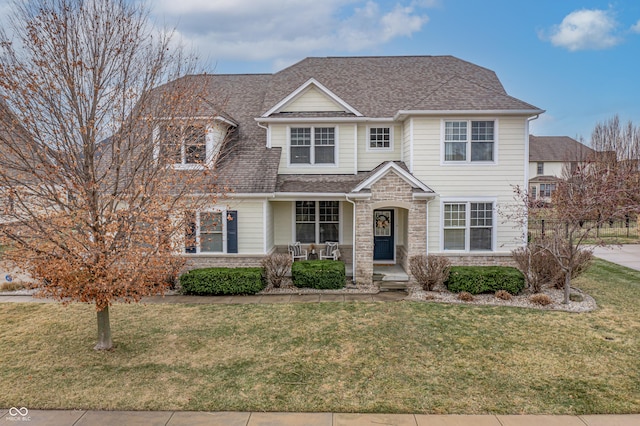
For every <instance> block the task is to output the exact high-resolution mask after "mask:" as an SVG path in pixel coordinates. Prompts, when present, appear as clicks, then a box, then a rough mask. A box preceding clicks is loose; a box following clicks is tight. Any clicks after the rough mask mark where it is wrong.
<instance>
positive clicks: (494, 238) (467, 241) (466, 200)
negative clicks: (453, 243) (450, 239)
mask: <svg viewBox="0 0 640 426" xmlns="http://www.w3.org/2000/svg"><path fill="white" fill-rule="evenodd" d="M471 203H492V204H493V211H492V213H493V214H492V216H491V223H492V225H491V250H470V246H471V238H470V236H471ZM497 203H498V199H497V198H496V197H455V198H449V197H444V198H441V199H440V252H442V253H495V252H496V248H497V243H498V222H497V220H496V219H497ZM445 204H466V205H467V207H466V208H465V234H464V245H465V248H464V250H445V248H444V205H445Z"/></svg>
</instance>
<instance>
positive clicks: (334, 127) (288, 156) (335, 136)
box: [287, 124, 340, 168]
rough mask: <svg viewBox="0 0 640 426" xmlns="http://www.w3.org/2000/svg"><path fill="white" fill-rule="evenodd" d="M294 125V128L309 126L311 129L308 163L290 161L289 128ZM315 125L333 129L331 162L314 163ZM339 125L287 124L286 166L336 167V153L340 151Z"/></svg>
mask: <svg viewBox="0 0 640 426" xmlns="http://www.w3.org/2000/svg"><path fill="white" fill-rule="evenodd" d="M292 127H295V128H296V129H298V128H310V129H311V145H310V146H309V148H310V155H309V158H310V161H311V162H310V163H292V162H291V128H292ZM316 127H321V128H333V129H334V133H333V134H334V138H335V141H334V145H333V163H320V164H315V155H316V154H315V149H314V148H315V129H316ZM338 129H339V126H337V125H335V124H326V125H318V126H316V125H306V124H300V125H299V126H287V167H292V168H294V167H303V168H308V167H322V168H328V167H329V168H336V167H338V162H339V158H338V154H339V152H340V149H339V146H338V141H339V140H340V134H339V130H338Z"/></svg>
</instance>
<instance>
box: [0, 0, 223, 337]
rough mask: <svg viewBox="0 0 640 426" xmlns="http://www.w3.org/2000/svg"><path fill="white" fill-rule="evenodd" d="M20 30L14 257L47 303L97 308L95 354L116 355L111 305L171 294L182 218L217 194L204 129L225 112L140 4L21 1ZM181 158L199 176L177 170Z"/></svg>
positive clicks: (7, 237)
mask: <svg viewBox="0 0 640 426" xmlns="http://www.w3.org/2000/svg"><path fill="white" fill-rule="evenodd" d="M10 23H11V33H9V32H7V31H5V30H0V95H1V96H2V99H1V101H2V104H3V105H2V106H3V110H2V111H0V129H1V131H0V152H2V153H3V155H2V156H1V157H2V158H0V197H2V198H4V199H5V200H9V199H10V200H11V203H10V208H5V209H4V211H3V212H0V214H1V215H2V216H1V217H0V223H2V226H1V227H0V236H1V237H2V238H3V244H6V245H8V246H9V247H10V249H9V250H7V251H6V253H4V255H6V256H9V257H11V258H12V259H14V260H15V261H16V262H17V263H19V264H20V265H22V266H23V267H24V268H26V269H27V270H29V271H30V272H31V273H32V274H33V275H34V276H35V278H37V279H39V280H40V282H41V283H44V284H43V286H42V288H41V294H42V295H44V296H49V297H54V298H56V299H58V300H61V301H64V302H70V301H80V302H92V303H95V306H96V310H97V319H98V343H97V345H96V346H95V349H110V348H111V347H112V338H111V330H110V323H109V306H110V305H111V304H112V303H113V302H115V301H120V302H137V301H139V300H140V299H141V298H142V297H143V296H146V295H152V294H162V293H163V292H164V291H165V289H167V286H168V285H169V284H170V282H169V278H170V277H171V276H172V275H173V276H174V275H175V273H176V271H177V270H179V269H180V268H181V266H182V265H183V259H182V258H181V257H180V256H176V253H177V252H179V251H181V250H180V245H181V244H184V236H185V227H186V223H185V221H186V219H185V218H186V216H187V215H185V214H184V212H186V211H189V210H192V209H197V208H198V203H199V202H201V200H200V199H199V198H198V197H194V196H193V191H192V189H193V188H197V191H198V193H202V194H204V193H209V194H211V193H216V192H217V191H216V190H215V188H212V187H210V185H208V184H207V182H208V181H210V180H211V170H212V165H213V164H214V162H215V159H214V158H212V154H211V153H210V151H209V150H206V149H205V146H204V144H205V142H204V141H205V132H206V131H207V130H206V129H205V127H204V125H203V124H202V123H203V122H207V123H212V122H213V116H215V112H214V111H212V109H211V108H210V107H207V108H203V107H202V105H204V104H206V102H204V103H203V102H202V98H201V93H205V92H206V89H205V88H203V87H195V86H194V84H193V83H192V82H193V81H194V79H190V78H188V77H186V78H180V77H181V76H184V75H185V74H188V73H190V72H193V71H194V68H195V66H196V61H195V59H194V58H193V57H192V56H190V55H186V54H185V53H184V51H183V49H181V48H180V47H179V46H176V45H175V43H174V42H172V33H171V32H164V33H163V32H158V31H155V30H154V28H153V27H152V26H151V25H150V24H149V23H148V11H147V9H146V8H145V7H144V6H141V5H140V4H139V3H138V2H129V1H126V0H34V1H28V2H14V4H13V13H12V15H11V17H10ZM187 117H198V118H199V120H200V121H199V122H190V121H189V120H188V119H187ZM159 134H162V135H164V136H165V138H164V140H163V141H162V143H160V142H158V135H159ZM185 141H190V142H189V143H187V142H185ZM185 145H186V147H185ZM185 156H188V157H191V158H190V161H189V162H190V163H197V164H195V166H196V167H183V168H182V169H179V168H177V167H175V166H171V164H173V163H176V162H180V160H179V159H180V158H183V160H184V157H185ZM176 158H177V159H178V160H176ZM208 201H209V202H215V200H213V199H211V198H209V200H208ZM7 205H9V204H7ZM182 251H183V250H182Z"/></svg>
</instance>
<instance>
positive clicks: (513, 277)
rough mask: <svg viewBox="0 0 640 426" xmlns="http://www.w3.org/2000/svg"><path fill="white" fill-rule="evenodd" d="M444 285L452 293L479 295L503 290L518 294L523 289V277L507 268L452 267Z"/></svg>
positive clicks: (520, 273) (515, 270)
mask: <svg viewBox="0 0 640 426" xmlns="http://www.w3.org/2000/svg"><path fill="white" fill-rule="evenodd" d="M446 285H447V288H448V289H449V291H452V292H454V293H460V292H461V291H466V292H469V293H471V294H481V293H495V292H496V291H498V290H505V291H508V292H509V293H511V294H518V293H520V291H522V289H523V288H524V276H523V275H522V272H520V271H518V270H517V269H516V268H512V267H509V266H452V267H451V272H450V273H449V279H448V280H447V282H446Z"/></svg>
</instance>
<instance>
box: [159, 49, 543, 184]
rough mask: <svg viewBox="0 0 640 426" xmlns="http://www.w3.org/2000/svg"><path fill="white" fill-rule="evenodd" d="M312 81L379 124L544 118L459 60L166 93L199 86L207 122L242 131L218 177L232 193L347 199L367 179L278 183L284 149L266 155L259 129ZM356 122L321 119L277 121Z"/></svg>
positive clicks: (294, 70) (379, 65)
mask: <svg viewBox="0 0 640 426" xmlns="http://www.w3.org/2000/svg"><path fill="white" fill-rule="evenodd" d="M311 78H314V79H316V80H317V81H318V82H319V83H321V84H322V85H324V86H325V87H326V88H327V89H328V90H330V91H332V92H333V93H334V94H335V95H337V96H338V97H340V98H341V99H342V100H344V101H345V102H346V103H348V104H349V105H351V106H352V107H353V108H355V109H356V110H357V111H358V112H360V113H362V114H363V115H364V116H365V117H372V118H382V117H393V116H394V115H395V114H396V113H398V111H408V110H411V111H418V110H421V111H426V110H433V111H438V110H467V111H468V110H478V111H480V110H505V111H509V110H511V111H514V110H518V111H519V110H538V108H536V107H534V106H532V105H530V104H528V103H526V102H523V101H520V100H518V99H515V98H513V97H511V96H509V95H508V94H507V93H506V92H505V90H504V87H503V86H502V84H501V83H500V81H499V80H498V77H497V76H496V74H495V73H494V72H493V71H491V70H489V69H486V68H483V67H480V66H478V65H474V64H472V63H469V62H466V61H463V60H460V59H457V58H454V57H452V56H397V57H327V58H307V59H304V60H302V61H300V62H298V63H297V64H294V65H292V66H290V67H288V68H285V69H284V70H282V71H279V72H277V73H275V74H231V75H229V74H227V75H215V74H214V75H193V76H187V77H184V78H183V79H180V80H178V81H177V82H175V83H169V84H168V85H166V86H165V87H163V88H161V89H160V90H166V89H170V88H171V85H172V84H180V83H187V84H194V85H196V86H199V87H201V90H200V92H201V93H202V100H203V102H202V105H201V106H200V107H199V108H200V111H201V112H202V114H203V115H210V114H212V113H213V114H216V115H220V116H223V117H225V118H227V119H228V120H230V121H232V122H234V123H237V125H238V126H237V129H236V133H235V135H234V137H233V138H232V139H230V140H228V141H227V143H226V146H225V147H224V149H223V152H222V154H221V159H220V161H219V162H218V164H217V170H216V173H215V175H216V176H217V178H216V179H217V181H218V183H219V184H220V185H224V186H225V187H227V188H228V189H229V190H230V191H232V192H235V193H273V192H275V191H279V192H307V191H310V192H340V193H344V192H347V191H350V190H351V189H352V188H353V187H354V186H355V185H356V184H357V183H359V182H360V181H362V179H364V178H366V176H364V175H362V174H358V175H326V176H306V175H287V176H284V175H281V176H278V165H279V161H280V155H281V149H279V148H273V149H269V148H266V146H265V145H266V130H265V129H264V128H261V127H260V126H259V125H258V123H256V121H255V118H256V117H260V116H261V115H262V114H264V113H265V112H266V111H268V110H269V109H271V108H273V107H274V106H275V105H276V104H278V103H279V102H281V101H282V100H283V99H284V98H286V97H287V96H289V95H290V94H291V93H292V92H294V91H295V90H296V89H298V88H299V87H300V86H302V85H303V84H304V83H306V82H307V81H308V80H309V79H311ZM176 87H179V85H177V86H176ZM350 116H353V114H351V113H341V112H321V111H318V112H306V113H277V114H274V115H273V117H279V118H284V117H288V118H302V117H350ZM318 188H323V189H322V190H321V191H318Z"/></svg>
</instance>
